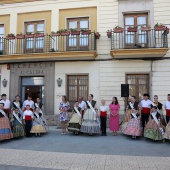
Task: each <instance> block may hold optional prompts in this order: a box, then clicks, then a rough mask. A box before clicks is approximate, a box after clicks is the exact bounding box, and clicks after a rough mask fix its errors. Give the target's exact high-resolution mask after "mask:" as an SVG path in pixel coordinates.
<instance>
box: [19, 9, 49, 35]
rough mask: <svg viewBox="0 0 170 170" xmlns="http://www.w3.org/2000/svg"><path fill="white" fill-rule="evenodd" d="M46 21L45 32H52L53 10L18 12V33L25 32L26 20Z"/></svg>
mask: <svg viewBox="0 0 170 170" xmlns="http://www.w3.org/2000/svg"><path fill="white" fill-rule="evenodd" d="M39 20H44V21H45V34H46V33H48V34H50V33H51V11H42V12H29V13H20V14H18V25H17V33H21V32H22V33H25V30H24V22H28V21H39Z"/></svg>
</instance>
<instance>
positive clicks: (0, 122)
mask: <svg viewBox="0 0 170 170" xmlns="http://www.w3.org/2000/svg"><path fill="white" fill-rule="evenodd" d="M11 138H13V134H12V131H11V127H10V122H9V119H8V116H7V114H6V113H5V112H4V103H0V141H3V140H6V139H11Z"/></svg>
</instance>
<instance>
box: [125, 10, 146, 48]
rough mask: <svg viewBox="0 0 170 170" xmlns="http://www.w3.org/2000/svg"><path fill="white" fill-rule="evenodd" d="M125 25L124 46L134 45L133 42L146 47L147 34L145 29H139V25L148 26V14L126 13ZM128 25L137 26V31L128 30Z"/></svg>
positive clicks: (130, 46)
mask: <svg viewBox="0 0 170 170" xmlns="http://www.w3.org/2000/svg"><path fill="white" fill-rule="evenodd" d="M124 25H125V30H126V31H125V40H124V41H125V48H132V47H135V44H137V45H140V46H141V47H148V35H147V32H146V31H141V30H140V29H141V27H147V26H148V14H147V13H144V14H126V15H124ZM128 27H137V30H138V31H137V32H128V31H127V29H128Z"/></svg>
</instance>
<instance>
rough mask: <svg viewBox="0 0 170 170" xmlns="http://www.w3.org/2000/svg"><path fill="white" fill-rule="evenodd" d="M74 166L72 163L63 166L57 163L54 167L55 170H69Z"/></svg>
mask: <svg viewBox="0 0 170 170" xmlns="http://www.w3.org/2000/svg"><path fill="white" fill-rule="evenodd" d="M71 165H72V164H70V163H65V164H62V163H59V162H58V163H56V164H55V165H54V166H53V169H64V170H68V169H69V168H70V167H71Z"/></svg>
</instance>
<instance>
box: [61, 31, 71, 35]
mask: <svg viewBox="0 0 170 170" xmlns="http://www.w3.org/2000/svg"><path fill="white" fill-rule="evenodd" d="M69 35H70V31H65V32H61V36H69Z"/></svg>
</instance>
